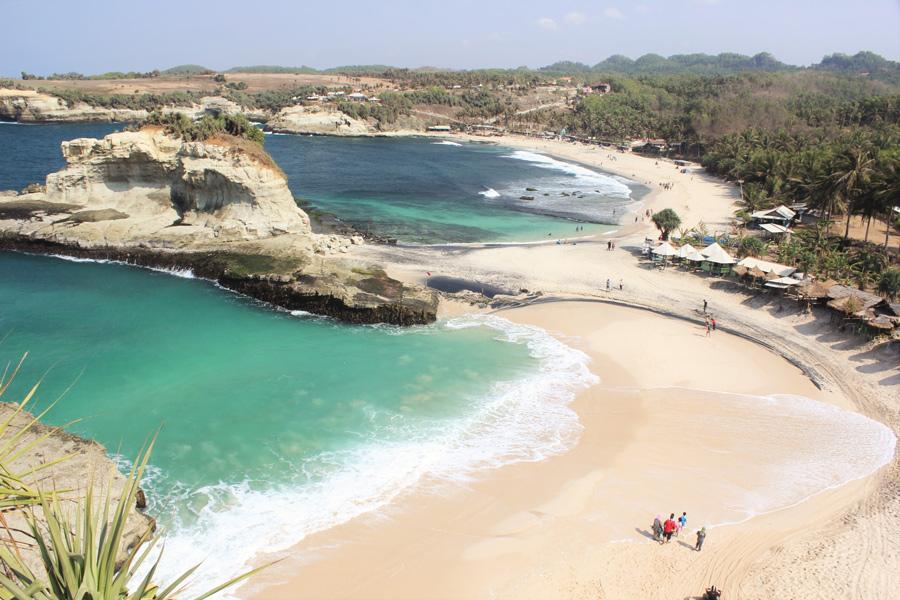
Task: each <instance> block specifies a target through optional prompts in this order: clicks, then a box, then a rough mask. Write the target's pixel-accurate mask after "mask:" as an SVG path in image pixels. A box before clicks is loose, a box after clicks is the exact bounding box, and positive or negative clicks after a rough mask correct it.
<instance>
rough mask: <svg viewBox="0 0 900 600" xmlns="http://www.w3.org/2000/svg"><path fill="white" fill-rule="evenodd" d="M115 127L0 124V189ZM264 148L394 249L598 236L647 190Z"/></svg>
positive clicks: (436, 155)
mask: <svg viewBox="0 0 900 600" xmlns="http://www.w3.org/2000/svg"><path fill="white" fill-rule="evenodd" d="M119 128H121V125H117V124H96V123H94V124H91V123H84V124H72V123H66V124H50V125H19V124H0V148H3V149H15V151H8V152H0V190H6V189H22V188H24V187H25V186H26V185H28V184H29V183H34V182H43V181H44V178H45V177H46V175H47V174H48V173H50V172H52V171H54V170H56V169H59V168H61V167H62V166H64V161H63V160H62V157H61V155H60V150H59V147H60V143H61V142H62V141H63V140H67V139H73V138H77V137H103V136H104V135H106V134H108V133H111V132H112V131H115V130H116V129H119ZM266 150H267V151H268V152H269V153H270V154H271V155H272V157H273V158H274V159H275V160H276V161H277V163H278V164H279V166H280V167H281V168H282V169H283V170H284V172H285V173H286V174H287V176H288V185H289V186H290V188H291V191H292V192H293V193H294V195H295V196H296V197H298V198H303V199H306V200H308V201H309V202H311V203H312V205H313V206H315V207H317V208H319V209H322V210H325V211H328V212H331V213H334V214H335V215H337V216H338V217H340V218H341V219H343V220H345V221H347V222H348V223H351V224H353V225H355V226H356V227H358V228H360V229H362V230H368V231H371V232H373V233H377V234H380V235H384V236H390V237H394V238H397V239H398V240H399V241H400V242H401V243H413V244H441V243H480V242H500V243H512V242H530V241H537V240H548V239H550V240H553V239H557V238H566V237H576V236H586V235H592V234H597V233H602V232H606V231H611V230H613V229H616V226H615V225H609V224H610V223H616V222H617V221H618V217H620V216H621V215H622V214H623V212H624V211H625V210H627V208H628V207H629V206H630V205H631V204H633V202H634V200H635V199H638V198H640V196H641V195H642V194H643V193H644V192H645V191H646V190H645V188H644V187H642V186H639V185H636V184H634V183H631V182H627V180H623V179H620V178H616V177H613V176H611V175H608V174H604V173H602V172H599V171H595V170H591V169H588V168H586V167H584V166H581V165H577V164H574V163H569V162H564V161H559V160H554V159H552V158H550V157H547V156H544V155H541V154H535V153H532V152H525V151H522V150H513V149H510V148H504V147H500V146H496V145H493V144H484V143H464V144H459V143H457V142H449V141H442V140H435V139H432V138H359V139H346V138H329V137H310V136H296V135H267V136H266ZM527 188H536V190H537V191H528V190H527ZM522 196H527V197H529V198H533V199H531V200H522V199H521V197H522ZM576 228H579V229H580V231H576Z"/></svg>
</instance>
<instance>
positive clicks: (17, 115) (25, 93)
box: [0, 88, 245, 123]
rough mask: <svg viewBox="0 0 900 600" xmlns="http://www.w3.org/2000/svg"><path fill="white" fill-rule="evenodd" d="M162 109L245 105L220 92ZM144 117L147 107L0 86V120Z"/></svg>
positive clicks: (227, 109) (192, 111)
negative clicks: (69, 100)
mask: <svg viewBox="0 0 900 600" xmlns="http://www.w3.org/2000/svg"><path fill="white" fill-rule="evenodd" d="M162 111H163V112H178V113H183V114H185V115H187V116H188V117H190V118H192V119H196V118H199V117H202V116H203V115H204V114H213V115H217V114H222V113H225V114H237V113H241V112H245V111H244V108H243V107H242V106H241V105H240V104H237V103H235V102H232V101H231V100H228V99H227V98H222V97H221V96H204V97H203V98H201V99H200V102H199V103H197V104H192V105H190V106H169V107H163V108H162ZM146 117H147V111H146V110H142V109H130V108H106V107H103V106H91V105H90V104H88V103H87V102H74V103H72V105H69V104H68V103H67V102H66V101H65V100H63V99H62V98H58V97H56V96H53V95H51V94H45V93H43V92H36V91H34V90H13V89H3V88H0V121H17V122H20V123H57V122H83V121H94V122H109V123H111V122H131V121H140V120H142V119H145V118H146Z"/></svg>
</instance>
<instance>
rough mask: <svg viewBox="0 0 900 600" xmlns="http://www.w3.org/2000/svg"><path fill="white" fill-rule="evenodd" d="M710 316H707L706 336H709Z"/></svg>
mask: <svg viewBox="0 0 900 600" xmlns="http://www.w3.org/2000/svg"><path fill="white" fill-rule="evenodd" d="M709 331H710V329H709V317H706V337H709Z"/></svg>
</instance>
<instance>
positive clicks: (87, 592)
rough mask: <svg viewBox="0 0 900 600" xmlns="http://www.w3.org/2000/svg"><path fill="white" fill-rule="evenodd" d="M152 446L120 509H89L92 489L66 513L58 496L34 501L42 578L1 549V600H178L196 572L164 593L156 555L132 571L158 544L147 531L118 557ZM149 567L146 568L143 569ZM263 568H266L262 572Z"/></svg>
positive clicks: (32, 521)
mask: <svg viewBox="0 0 900 600" xmlns="http://www.w3.org/2000/svg"><path fill="white" fill-rule="evenodd" d="M154 442H155V440H153V441H151V442H150V444H149V446H148V447H147V449H146V451H144V452H142V453H141V454H140V455H139V456H138V459H137V460H136V461H135V464H134V467H132V470H131V473H130V474H129V476H128V479H127V481H126V483H125V486H124V488H123V490H122V494H121V497H120V498H119V500H118V501H116V502H113V501H112V500H111V498H110V493H109V492H108V493H107V496H106V498H105V500H104V501H103V502H102V503H101V506H99V507H97V506H95V504H94V498H93V487H94V486H93V485H89V486H88V488H87V493H86V496H85V498H84V499H83V500H77V501H74V502H73V501H71V500H68V499H67V503H74V505H75V507H74V510H73V509H72V508H70V507H67V508H66V509H64V508H63V507H62V504H61V501H60V498H59V496H57V494H56V493H55V492H54V493H51V494H50V495H47V494H44V493H39V501H38V504H39V506H40V508H41V512H40V516H37V515H35V513H33V512H30V513H28V515H27V517H28V526H29V532H28V533H29V535H30V537H31V538H32V539H33V540H34V543H35V545H36V547H37V549H38V551H39V554H40V559H41V565H42V567H43V571H44V572H41V573H34V572H33V571H32V570H31V569H30V568H29V567H28V566H27V565H26V564H25V562H24V561H23V560H22V557H21V556H20V554H19V552H18V551H17V550H15V549H11V548H10V546H9V544H8V543H6V542H3V543H2V544H0V561H2V563H3V566H4V569H3V573H2V574H0V599H2V600H13V599H15V600H86V599H96V600H167V599H169V598H174V597H176V596H177V597H184V596H183V594H182V593H181V592H182V590H181V586H182V585H183V584H184V582H185V581H186V580H187V578H188V577H190V576H191V575H192V574H193V573H194V571H196V569H197V567H198V566H199V565H195V566H194V567H192V568H190V569H188V570H187V571H185V572H184V573H183V574H182V575H180V576H179V577H177V578H176V579H175V580H174V581H173V582H171V583H170V584H169V585H168V586H166V587H165V588H160V587H159V586H158V585H156V584H155V583H154V582H153V577H154V575H155V574H156V569H157V567H158V566H159V561H160V559H161V558H162V553H161V552H160V553H159V554H158V555H157V557H156V560H155V562H153V563H152V564H151V565H150V568H149V569H147V572H146V574H145V575H144V576H142V577H139V576H138V575H137V571H138V569H139V568H140V567H141V565H143V564H144V563H145V562H146V561H147V560H148V558H149V556H150V554H151V552H152V551H153V549H154V547H155V546H156V544H157V543H158V541H159V538H158V536H157V535H156V534H155V533H154V531H153V528H152V526H151V525H149V524H148V525H147V529H146V530H145V531H144V532H143V533H142V535H141V537H140V538H139V539H138V540H137V542H135V543H133V544H131V545H129V546H127V547H126V548H125V549H124V550H123V551H120V548H121V547H122V543H123V540H124V536H125V531H126V528H127V521H128V517H129V515H130V514H131V512H132V507H133V506H135V503H136V500H137V496H138V491H139V490H140V481H141V477H142V476H143V473H144V470H145V469H146V467H147V463H148V461H149V459H150V453H151V452H152V449H153V444H154ZM148 564H149V563H148ZM263 568H264V567H263ZM259 570H260V569H255V570H253V571H250V572H248V573H245V574H243V575H241V576H239V577H236V578H234V579H232V580H230V581H228V582H226V583H224V584H222V585H219V586H217V587H216V588H214V589H212V590H209V591H208V592H205V593H203V594H200V595H199V596H197V597H196V600H203V599H204V598H208V597H210V596H212V595H213V594H216V593H218V592H219V591H221V590H223V589H225V588H227V587H230V586H232V585H234V584H236V583H238V582H239V581H242V580H244V579H246V578H247V577H250V576H251V575H252V574H253V573H255V572H257V571H259Z"/></svg>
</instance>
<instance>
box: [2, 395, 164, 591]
mask: <svg viewBox="0 0 900 600" xmlns="http://www.w3.org/2000/svg"><path fill="white" fill-rule="evenodd" d="M10 417H12V421H11V422H10V424H9V427H8V428H7V430H6V432H5V434H4V438H0V441H6V439H5V438H6V437H11V436H14V435H16V434H17V433H19V432H20V431H21V430H22V429H23V428H24V427H26V426H27V425H28V424H29V423H30V422H31V420H32V417H31V415H29V414H28V413H25V412H20V413H18V414H15V407H14V406H13V405H11V404H8V403H5V402H0V419H2V420H3V421H5V420H6V419H9V418H10ZM47 434H49V437H47V438H46V439H44V440H43V441H41V442H39V443H38V445H37V446H36V447H35V448H34V450H33V451H31V452H26V453H24V454H23V455H21V456H20V457H19V458H17V459H16V460H15V461H14V462H13V463H12V464H11V465H9V466H10V467H12V468H13V470H14V471H15V472H25V471H28V470H29V469H32V468H34V467H36V466H38V465H40V464H43V463H50V462H53V461H54V460H57V459H59V458H62V457H64V456H67V457H68V458H67V459H66V460H64V461H62V462H60V463H58V464H55V465H53V466H51V467H47V468H45V469H43V470H41V471H39V473H40V482H38V483H35V484H34V485H36V486H37V487H38V488H39V489H42V490H43V491H44V492H47V493H49V492H51V491H53V490H58V491H59V490H65V491H64V492H63V493H62V496H61V497H62V498H83V497H84V495H85V493H86V490H87V485H88V483H90V482H92V483H93V487H94V496H95V498H96V501H97V502H100V501H102V500H103V499H104V498H105V497H106V496H105V494H106V491H107V488H108V489H109V490H110V493H111V498H112V500H113V501H116V500H118V498H119V497H121V494H122V488H123V485H124V484H125V478H124V477H123V476H122V475H121V474H120V473H119V471H118V470H117V469H116V465H115V463H114V462H113V461H112V459H111V458H110V457H109V456H108V455H107V453H106V449H105V448H104V447H103V446H101V445H100V444H98V443H97V442H94V441H91V440H86V439H84V438H80V437H78V436H76V435H72V434H70V433H66V432H65V431H62V430H56V429H55V428H51V427H48V426H47V425H43V424H40V423H38V424H35V425H34V426H32V427H31V429H29V430H28V431H27V432H26V433H25V434H24V435H23V436H22V437H21V438H20V439H18V440H16V443H17V444H20V445H21V446H22V447H25V446H27V445H28V444H31V443H33V442H35V441H36V440H38V439H39V438H41V437H42V436H44V435H47ZM35 513H36V515H37V516H38V518H40V514H41V513H40V508H36V509H35ZM4 518H5V519H6V524H7V525H8V528H4V530H3V536H4V538H7V536H12V538H13V539H14V540H15V541H16V542H18V544H17V546H18V548H19V551H20V552H21V554H22V558H23V559H24V560H25V562H26V564H28V566H29V567H30V568H31V569H32V571H33V572H35V573H40V572H42V570H43V569H42V568H41V561H40V557H39V556H38V553H37V548H35V547H34V545H33V543H30V542H32V540H31V539H30V538H29V537H28V536H27V534H26V533H25V532H27V531H28V524H27V521H26V517H25V513H24V511H23V510H11V511H4ZM155 527H156V523H155V522H154V520H153V519H152V518H150V517H148V516H147V515H145V514H143V513H141V512H139V511H138V510H136V509H135V510H133V511H132V513H131V514H130V515H129V517H128V523H127V529H126V532H125V535H124V538H123V540H122V541H123V547H127V546H129V545H133V544H134V543H135V542H136V541H137V540H138V538H139V537H140V536H141V535H142V534H143V533H144V532H146V531H147V529H148V528H155Z"/></svg>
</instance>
